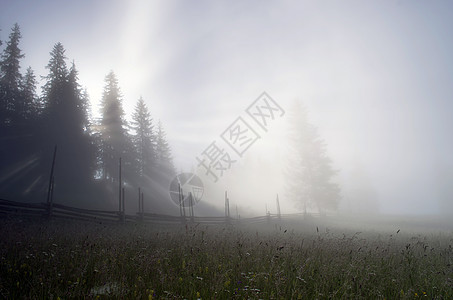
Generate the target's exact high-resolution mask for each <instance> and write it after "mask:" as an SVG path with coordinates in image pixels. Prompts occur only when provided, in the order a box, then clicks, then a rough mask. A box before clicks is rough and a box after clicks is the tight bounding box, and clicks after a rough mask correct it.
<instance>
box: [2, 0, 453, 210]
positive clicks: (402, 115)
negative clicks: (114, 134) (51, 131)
mask: <svg viewBox="0 0 453 300" xmlns="http://www.w3.org/2000/svg"><path fill="white" fill-rule="evenodd" d="M2 2H3V3H2V9H1V12H0V27H1V29H2V31H1V36H0V38H1V39H2V40H5V39H6V37H7V34H8V33H9V29H10V28H11V26H12V25H13V24H14V23H15V22H18V23H19V25H20V26H21V30H22V36H23V39H22V43H21V47H22V50H23V51H24V52H25V54H26V55H27V56H26V58H25V60H24V63H23V65H22V69H23V70H24V69H25V68H26V67H27V66H28V65H31V66H32V67H33V68H34V70H35V71H36V73H37V74H39V75H45V74H46V70H45V69H44V66H45V65H46V64H47V61H48V58H49V55H48V53H49V51H50V49H51V48H52V46H53V44H54V43H56V42H57V41H60V42H62V43H63V45H64V46H65V48H66V49H67V56H68V57H69V58H70V59H71V60H72V59H74V60H75V62H76V64H77V66H78V69H79V72H80V80H81V83H82V85H84V86H86V87H87V89H88V92H89V94H90V98H91V100H92V103H93V109H94V113H95V114H96V113H97V107H98V103H99V100H100V98H101V94H102V87H103V79H104V76H105V75H106V74H107V73H108V72H109V70H114V71H115V72H116V74H117V75H118V79H119V84H120V87H121V88H122V91H123V95H124V105H125V108H126V112H127V113H128V114H130V113H131V112H132V110H133V106H134V104H135V102H136V100H137V99H138V98H139V97H140V96H143V98H144V99H145V101H146V102H147V104H148V106H149V108H150V110H151V112H152V115H153V117H154V119H155V120H157V119H158V118H159V119H161V120H162V122H163V124H164V126H165V127H166V129H167V134H168V139H169V141H170V144H171V146H172V148H173V149H174V153H173V154H174V161H175V164H176V166H177V168H178V170H182V171H190V170H192V169H193V168H195V167H196V165H197V161H196V156H197V155H199V154H200V153H201V152H202V151H203V150H204V149H205V148H206V147H207V146H208V145H209V144H210V143H211V142H212V141H213V140H215V139H218V138H219V136H220V134H221V133H222V132H223V131H224V130H225V129H226V128H227V127H228V126H229V125H230V123H231V122H232V121H234V119H235V118H236V117H238V116H240V115H241V114H243V112H244V109H245V108H246V107H247V106H248V105H249V104H250V103H251V102H252V101H254V100H255V99H256V97H258V96H259V95H260V94H261V93H262V92H263V91H266V92H267V93H269V94H270V95H271V96H272V97H273V98H274V99H275V100H276V101H277V102H278V103H279V104H280V105H281V106H282V107H283V108H284V109H290V106H291V103H292V102H293V101H294V100H295V99H298V100H299V101H301V102H302V103H304V105H305V106H306V107H307V109H308V112H309V118H310V120H311V122H312V123H313V124H314V125H316V126H317V127H318V128H319V133H320V135H321V137H322V138H323V139H324V140H325V141H326V143H327V149H328V154H329V155H330V156H331V158H332V159H333V162H334V167H335V168H336V169H338V170H339V175H338V178H337V180H338V182H339V183H340V185H341V187H342V195H343V198H342V202H341V205H340V209H341V210H342V211H344V212H368V213H378V212H379V213H391V214H437V213H445V212H447V211H450V212H452V211H453V208H452V207H453V205H452V201H453V199H452V197H453V191H452V189H451V187H450V186H451V183H452V181H453V171H452V170H453V158H452V155H451V153H453V137H452V136H453V135H452V134H451V129H452V128H453V118H452V117H451V116H452V112H453V107H452V103H453V102H452V101H451V99H452V96H453V88H452V86H451V82H453V81H452V79H453V64H452V59H451V53H453V43H452V39H453V7H452V4H451V2H448V1H435V2H425V1H341V2H339V1H323V2H319V1H316V2H315V1H297V2H296V1H278V2H274V1H240V2H239V1H237V2H231V1H216V2H212V1H158V2H153V3H152V4H150V1H76V2H74V3H71V2H65V3H63V2H60V1H44V2H40V3H38V2H36V3H35V2H25V1H2ZM285 121H286V118H285V117H283V118H282V119H279V120H278V121H277V122H275V123H274V124H272V129H271V130H270V132H269V133H268V134H265V135H263V137H262V139H261V140H260V141H259V142H257V143H256V144H255V145H253V146H252V147H251V149H250V150H249V151H247V153H246V155H245V157H244V158H243V159H240V160H239V161H238V163H237V164H236V165H234V166H233V169H232V170H231V171H230V172H227V173H226V175H225V178H223V179H222V180H220V182H218V183H217V184H216V185H215V186H216V188H215V192H213V191H211V192H209V191H207V195H205V198H204V199H203V201H207V202H209V203H212V204H214V205H217V206H219V207H222V205H223V191H224V190H228V191H229V194H230V201H231V204H232V206H233V207H234V206H235V205H236V204H237V205H238V206H239V210H240V211H242V212H243V213H242V214H247V213H250V214H252V213H261V214H262V213H263V212H264V209H265V206H266V204H267V205H268V208H269V209H270V210H271V211H273V212H275V198H276V195H277V194H279V198H280V201H281V206H282V211H283V212H293V211H295V208H294V206H293V203H292V202H291V199H287V198H286V197H285V191H284V186H285V183H284V178H283V175H282V171H283V170H284V169H285V168H287V167H288V166H287V158H286V151H287V149H286V147H285V143H286V138H287V133H286V126H287V125H286V123H285ZM232 210H233V209H232ZM233 213H235V212H234V211H232V214H233Z"/></svg>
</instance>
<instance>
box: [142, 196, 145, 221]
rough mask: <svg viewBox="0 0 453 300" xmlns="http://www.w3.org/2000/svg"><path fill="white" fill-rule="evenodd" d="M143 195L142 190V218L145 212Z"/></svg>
mask: <svg viewBox="0 0 453 300" xmlns="http://www.w3.org/2000/svg"><path fill="white" fill-rule="evenodd" d="M144 199H145V197H144V195H143V192H142V219H143V217H144V214H145V205H144V204H145V201H144Z"/></svg>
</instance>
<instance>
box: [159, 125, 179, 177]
mask: <svg viewBox="0 0 453 300" xmlns="http://www.w3.org/2000/svg"><path fill="white" fill-rule="evenodd" d="M156 163H157V171H158V172H159V173H160V174H161V175H164V176H166V177H170V176H173V175H174V174H175V173H176V172H175V167H174V165H173V158H172V155H171V148H170V145H169V144H168V141H167V136H166V133H165V130H164V128H163V126H162V122H161V121H160V120H159V122H158V124H157V135H156Z"/></svg>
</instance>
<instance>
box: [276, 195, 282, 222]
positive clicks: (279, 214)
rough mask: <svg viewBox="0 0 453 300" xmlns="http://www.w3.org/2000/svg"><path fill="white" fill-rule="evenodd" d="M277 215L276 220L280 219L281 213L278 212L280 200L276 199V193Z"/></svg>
mask: <svg viewBox="0 0 453 300" xmlns="http://www.w3.org/2000/svg"><path fill="white" fill-rule="evenodd" d="M277 216H278V220H281V219H282V214H281V212H280V201H279V200H278V194H277Z"/></svg>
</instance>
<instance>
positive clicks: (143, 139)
mask: <svg viewBox="0 0 453 300" xmlns="http://www.w3.org/2000/svg"><path fill="white" fill-rule="evenodd" d="M152 121H153V120H152V118H151V114H150V112H149V110H148V107H147V106H146V104H145V101H144V100H143V98H142V97H140V99H139V100H138V101H137V104H136V106H135V111H134V113H133V115H132V129H133V131H134V134H133V135H132V142H133V144H134V149H135V153H136V160H137V172H138V175H139V177H140V179H141V180H140V181H141V182H143V178H144V177H151V176H152V173H153V171H154V167H155V166H156V149H155V148H156V137H155V135H154V126H153V123H152ZM141 185H143V183H141Z"/></svg>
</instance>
